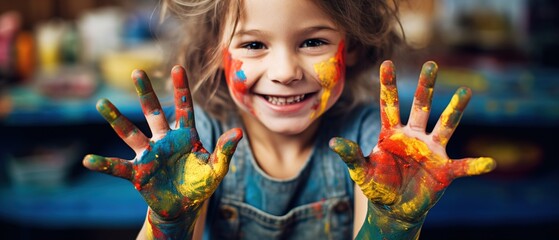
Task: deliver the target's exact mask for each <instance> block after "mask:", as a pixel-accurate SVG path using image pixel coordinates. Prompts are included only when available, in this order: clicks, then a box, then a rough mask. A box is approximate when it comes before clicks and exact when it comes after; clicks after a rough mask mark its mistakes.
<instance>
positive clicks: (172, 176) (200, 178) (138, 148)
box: [83, 66, 242, 220]
mask: <svg viewBox="0 0 559 240" xmlns="http://www.w3.org/2000/svg"><path fill="white" fill-rule="evenodd" d="M132 78H133V79H134V82H135V85H136V91H137V93H138V96H139V98H140V103H141V106H142V110H143V112H144V115H145V116H146V119H147V122H148V125H149V128H150V130H151V132H152V135H153V136H152V137H151V138H147V137H146V136H145V135H144V134H143V133H142V132H141V131H140V130H139V129H138V128H137V127H136V126H135V125H134V124H133V123H132V122H130V121H129V120H128V119H127V118H126V117H125V116H123V115H122V114H121V113H120V112H119V111H118V110H117V108H116V107H115V106H114V105H113V104H112V103H111V102H109V101H108V100H106V99H101V100H99V101H98V102H97V110H98V111H99V112H100V113H101V115H102V116H103V117H104V118H105V119H106V120H107V121H108V122H109V123H110V124H111V126H112V127H113V129H114V130H115V131H116V133H117V134H118V135H119V136H120V138H122V140H124V142H125V143H126V144H127V145H128V146H130V147H131V148H132V149H133V150H134V152H135V153H136V157H135V158H134V159H133V160H124V159H120V158H109V157H102V156H97V155H91V154H90V155H87V156H85V158H84V160H83V164H84V166H85V167H87V168H89V169H91V170H94V171H99V172H104V173H107V174H110V175H113V176H117V177H121V178H124V179H128V180H129V181H130V182H132V183H133V184H134V187H135V188H136V189H137V190H138V191H139V192H140V193H141V194H142V196H143V197H144V199H145V201H146V202H147V204H148V206H149V207H150V209H151V211H152V212H154V213H155V214H157V216H158V217H159V218H160V219H162V220H174V219H177V218H180V217H195V216H196V215H197V213H198V209H200V206H201V205H202V203H203V202H204V201H205V200H206V199H208V198H209V197H210V196H211V195H212V194H213V192H214V191H215V190H216V189H217V187H218V185H219V183H220V182H221V180H222V179H223V178H224V177H225V174H227V171H228V170H229V161H230V159H231V156H232V155H233V153H234V151H235V148H236V147H237V143H238V142H239V140H240V139H241V138H242V132H241V130H240V129H238V128H235V129H231V130H229V131H227V132H225V133H224V134H223V135H222V136H221V137H220V138H219V139H218V142H217V144H216V147H215V150H214V152H213V153H212V154H210V153H208V152H207V151H206V149H204V147H202V143H201V142H200V139H199V138H198V133H197V131H196V128H195V125H194V112H193V107H192V98H191V96H190V90H189V88H188V80H187V77H186V72H185V70H184V68H182V67H180V66H175V67H174V68H173V70H172V79H173V84H174V98H175V115H176V126H175V129H171V128H170V127H169V124H168V122H167V119H166V118H165V114H164V113H163V110H162V108H161V105H160V103H159V100H158V98H157V96H156V95H155V92H154V91H153V88H152V86H151V83H150V80H149V78H148V77H147V75H146V73H145V72H143V71H141V70H135V71H134V72H133V73H132Z"/></svg>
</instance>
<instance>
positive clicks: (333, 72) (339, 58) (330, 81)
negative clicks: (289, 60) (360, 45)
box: [311, 41, 345, 119]
mask: <svg viewBox="0 0 559 240" xmlns="http://www.w3.org/2000/svg"><path fill="white" fill-rule="evenodd" d="M344 50H345V44H344V42H343V41H342V42H340V45H339V46H338V51H337V53H336V56H334V57H332V58H330V59H328V60H327V61H324V62H320V63H317V64H315V65H314V70H315V72H316V74H317V76H318V80H319V83H320V85H321V86H322V88H323V91H322V93H321V95H320V97H319V101H320V102H319V105H318V106H317V108H316V110H315V111H314V112H313V113H312V114H311V118H313V119H314V118H317V117H319V116H320V115H322V113H324V111H326V105H327V104H328V100H329V99H330V97H331V96H332V91H333V90H334V89H335V88H336V87H337V86H339V83H340V82H341V81H343V80H344V79H343V78H344V75H345V57H344ZM339 91H341V87H340V88H339ZM337 93H338V92H336V93H335V94H337Z"/></svg>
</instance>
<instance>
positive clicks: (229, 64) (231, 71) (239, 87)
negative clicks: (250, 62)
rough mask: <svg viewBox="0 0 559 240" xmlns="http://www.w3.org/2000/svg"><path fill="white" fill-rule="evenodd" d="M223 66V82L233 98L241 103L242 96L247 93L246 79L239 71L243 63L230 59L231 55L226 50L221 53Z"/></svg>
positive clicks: (241, 71) (243, 73)
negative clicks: (224, 81) (225, 82)
mask: <svg viewBox="0 0 559 240" xmlns="http://www.w3.org/2000/svg"><path fill="white" fill-rule="evenodd" d="M223 65H224V68H225V80H226V81H227V86H228V87H229V89H230V91H231V93H232V94H233V97H234V98H235V99H236V100H237V101H239V102H241V103H242V102H243V99H244V96H245V95H246V94H247V92H248V87H247V85H246V81H247V78H246V76H245V72H244V71H243V70H242V69H241V67H242V65H243V62H242V61H240V60H237V59H233V58H232V57H231V53H229V51H228V50H227V49H224V51H223Z"/></svg>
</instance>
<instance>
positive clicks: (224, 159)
mask: <svg viewBox="0 0 559 240" xmlns="http://www.w3.org/2000/svg"><path fill="white" fill-rule="evenodd" d="M241 138H243V132H242V131H241V129H240V128H233V129H231V130H229V131H227V132H225V133H223V134H222V135H221V136H220V137H219V139H218V140H217V145H216V148H215V150H214V153H213V154H212V157H211V160H210V161H209V162H210V163H211V164H212V166H213V169H214V171H215V172H216V173H217V175H218V176H222V177H223V176H225V174H227V171H228V170H229V161H230V160H231V157H232V156H233V153H235V149H237V144H238V143H239V141H240V140H241Z"/></svg>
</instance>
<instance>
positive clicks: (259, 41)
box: [223, 0, 345, 135]
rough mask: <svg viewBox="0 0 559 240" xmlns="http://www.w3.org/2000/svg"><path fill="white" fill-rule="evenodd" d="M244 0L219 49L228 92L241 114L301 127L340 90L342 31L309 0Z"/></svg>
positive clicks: (290, 128) (279, 127)
mask: <svg viewBox="0 0 559 240" xmlns="http://www.w3.org/2000/svg"><path fill="white" fill-rule="evenodd" d="M244 2H245V6H244V7H245V8H244V11H245V12H244V13H245V14H244V15H243V17H242V18H241V19H240V21H239V23H238V26H237V28H236V29H235V32H234V33H233V38H232V41H231V44H230V45H229V46H228V47H227V48H225V49H224V60H223V64H224V68H225V75H226V79H227V84H228V86H229V92H230V94H231V96H232V98H233V100H234V101H235V104H237V106H238V107H239V108H240V109H241V110H242V111H243V113H242V115H243V116H247V115H248V116H250V117H251V118H254V119H256V120H257V121H259V122H260V123H262V124H263V125H264V126H266V128H268V129H269V130H271V131H273V132H277V133H282V134H290V135H291V134H298V133H301V132H303V131H304V130H305V129H307V128H308V127H309V126H310V125H311V124H312V123H313V122H314V121H315V120H316V119H317V118H318V117H320V116H321V115H322V114H323V113H324V112H325V111H326V110H328V109H329V108H330V107H332V105H334V103H335V102H336V101H337V100H338V98H339V97H340V95H341V93H342V90H343V87H344V81H345V59H344V56H345V47H344V35H343V33H342V32H341V30H340V29H338V27H337V26H336V25H335V24H334V22H332V20H331V19H330V18H329V17H328V16H327V15H326V14H325V13H324V12H322V10H321V9H319V8H318V7H317V6H316V5H315V4H314V3H313V2H312V1H307V0H305V1H302V0H269V1H261V0H246V1H244ZM229 30H231V29H229ZM226 32H227V31H226ZM225 39H228V38H227V36H225Z"/></svg>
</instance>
